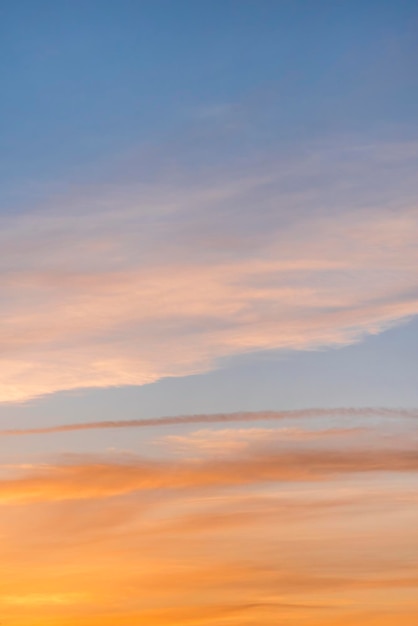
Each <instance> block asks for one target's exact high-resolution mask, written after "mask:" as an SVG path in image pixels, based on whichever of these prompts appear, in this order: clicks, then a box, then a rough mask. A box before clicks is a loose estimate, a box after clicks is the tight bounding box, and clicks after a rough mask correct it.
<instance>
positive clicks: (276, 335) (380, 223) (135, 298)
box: [0, 144, 418, 402]
mask: <svg viewBox="0 0 418 626" xmlns="http://www.w3.org/2000/svg"><path fill="white" fill-rule="evenodd" d="M417 161H418V148H417V147H416V146H415V145H413V144H404V145H399V144H396V145H394V144H392V145H391V144H384V145H378V146H360V147H358V146H357V147H353V146H352V147H344V148H335V147H334V148H330V147H328V148H327V149H325V148H321V149H319V148H317V149H315V150H311V151H309V152H308V153H306V152H305V153H304V154H300V155H299V156H297V157H296V156H295V155H293V156H288V157H286V158H285V157H283V156H282V157H280V158H279V157H275V158H274V159H273V158H272V160H271V161H270V162H268V163H263V164H260V163H258V164H257V165H254V166H253V167H252V168H251V167H249V166H248V167H246V168H241V171H240V170H239V168H235V170H234V171H232V170H231V171H230V172H223V173H219V172H218V173H214V172H212V173H210V174H209V173H207V174H206V175H205V177H203V175H202V174H201V175H200V178H199V177H198V178H195V179H194V180H193V181H190V180H184V177H183V180H182V182H180V180H177V182H176V183H173V182H172V181H171V182H170V183H168V182H165V183H163V182H161V184H159V185H158V184H156V183H154V184H152V185H151V184H147V185H145V184H142V185H141V184H139V183H137V182H135V181H130V182H126V181H125V182H124V184H108V185H105V184H103V185H101V186H97V187H95V188H90V189H89V190H84V191H83V192H79V193H77V194H76V193H74V194H73V195H72V196H71V197H65V196H64V197H62V196H61V197H57V196H56V197H55V198H54V199H53V200H51V201H50V203H49V206H48V207H47V208H44V209H42V208H38V209H36V211H33V210H32V211H30V212H28V213H25V214H21V215H19V216H14V217H7V218H6V217H3V218H2V224H1V234H0V245H1V248H2V258H1V263H0V283H1V294H2V296H1V297H2V307H1V327H2V333H1V336H0V347H1V354H2V356H1V362H0V368H1V372H2V376H1V384H0V401H5V402H7V401H9V402H10V401H23V400H26V399H28V398H31V397H34V396H39V395H42V394H46V393H52V392H55V391H59V390H63V389H74V388H81V387H93V386H97V387H101V386H112V385H137V384H145V383H149V382H152V381H155V380H158V379H159V378H161V377H166V376H181V375H188V374H192V373H196V372H204V371H207V370H209V369H211V368H213V367H216V366H217V365H218V364H219V362H220V360H221V359H223V358H225V357H230V356H233V355H239V354H242V353H246V352H251V351H258V350H271V349H285V350H301V349H302V350H304V349H312V348H316V347H319V346H340V345H344V344H347V343H350V342H353V341H357V340H359V339H360V338H361V337H362V336H364V335H365V334H367V333H377V332H381V331H382V330H384V329H386V328H388V327H389V326H391V325H393V324H395V323H399V322H400V321H402V320H405V319H408V318H409V317H411V316H413V315H416V314H417V313H418V283H417V272H416V267H417V266H418V247H417V245H416V243H417V241H418V209H417V195H418V194H417V191H418V190H417V187H418V185H416V183H415V182H414V180H413V177H412V175H411V172H412V171H414V166H415V167H416V164H417Z"/></svg>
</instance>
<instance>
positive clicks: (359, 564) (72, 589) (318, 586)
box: [0, 429, 418, 626]
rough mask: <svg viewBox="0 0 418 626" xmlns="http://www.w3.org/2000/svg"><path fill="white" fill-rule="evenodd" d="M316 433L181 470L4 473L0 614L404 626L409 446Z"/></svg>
mask: <svg viewBox="0 0 418 626" xmlns="http://www.w3.org/2000/svg"><path fill="white" fill-rule="evenodd" d="M249 430H250V431H251V430H254V429H249ZM238 434H239V433H238ZM252 434H254V433H252ZM307 434H308V435H309V432H308V433H307ZM328 435H329V433H328V431H325V433H324V437H323V439H322V442H321V446H320V447H318V446H317V442H316V440H313V439H310V438H309V437H307V438H305V439H304V438H303V437H301V438H299V439H298V440H297V441H295V448H294V449H293V448H292V450H289V449H284V450H282V451H279V450H277V449H275V448H274V446H272V445H271V444H270V443H268V442H267V441H266V440H264V439H263V438H262V440H260V438H258V444H259V445H260V446H261V447H260V448H258V449H255V448H254V449H250V448H248V449H245V450H242V449H240V450H237V449H232V448H231V449H229V451H226V453H225V455H222V456H221V457H219V456H218V457H216V458H209V459H207V458H206V459H205V458H203V459H200V460H194V461H192V460H189V459H187V457H184V458H180V459H175V460H173V461H167V460H154V461H151V460H149V459H139V458H137V457H133V456H132V455H130V456H124V457H120V456H119V457H116V459H115V458H114V456H107V457H105V456H100V457H83V456H79V457H73V458H70V459H69V458H68V457H65V456H64V457H63V458H61V459H58V460H57V461H56V462H55V463H54V464H51V463H49V464H46V463H44V464H42V463H41V464H39V465H35V466H34V467H32V468H26V469H24V468H23V469H19V468H17V469H16V472H17V475H16V476H14V477H12V478H9V479H3V480H0V506H1V516H0V533H1V535H2V537H3V538H4V541H3V542H2V545H1V547H0V558H1V561H2V564H3V569H4V571H5V572H6V573H7V576H5V577H3V579H2V586H1V590H0V602H1V605H2V616H3V618H4V619H6V620H8V621H10V622H11V623H13V622H16V623H19V624H23V625H24V626H32V625H33V624H38V623H39V625H40V624H41V623H42V620H43V623H48V621H50V622H51V623H54V624H56V625H57V626H69V625H70V624H71V620H72V623H74V621H76V620H77V619H78V618H80V616H82V618H83V620H84V622H85V624H86V626H99V625H103V624H109V626H110V624H112V623H113V624H114V623H115V621H116V622H117V623H118V624H123V625H126V626H128V625H129V624H132V623H139V622H141V623H146V624H150V625H159V626H167V625H168V624H170V626H171V625H173V624H178V625H179V626H180V625H182V624H190V625H192V624H201V625H202V626H204V625H208V626H209V625H210V624H214V623H219V622H223V621H225V622H226V623H228V624H231V626H242V624H246V625H248V626H255V625H257V624H260V623H262V624H266V625H269V626H270V625H271V626H274V625H275V624H277V623H279V622H280V621H283V622H284V623H286V621H288V622H289V623H292V622H294V623H300V622H303V623H306V624H307V626H319V624H322V625H323V624H326V625H329V626H331V625H332V626H333V625H334V624H340V625H341V626H342V625H347V626H348V625H349V624H351V623H356V624H359V625H361V626H366V624H367V625H369V624H370V623H372V624H373V623H374V622H373V620H377V621H375V623H376V624H379V626H381V625H382V624H385V625H386V624H387V626H389V625H390V624H391V623H393V619H395V620H396V623H397V624H401V625H402V626H404V625H405V626H406V625H409V623H411V616H413V615H416V611H417V609H418V606H417V601H416V593H415V591H416V585H417V582H418V570H417V567H416V563H417V559H416V558H415V553H416V541H415V536H416V524H415V518H416V512H417V507H418V499H417V496H416V488H415V487H416V475H417V472H418V455H417V453H416V449H415V447H414V448H413V446H411V444H410V441H409V437H407V436H404V440H403V447H398V448H396V449H394V447H393V446H386V447H385V446H384V445H383V444H382V441H383V439H382V438H377V440H375V442H374V446H373V447H371V446H370V445H369V443H368V442H369V437H368V436H367V437H364V436H363V435H364V433H362V432H359V433H357V445H356V446H349V447H347V446H345V445H344V441H342V440H340V438H338V437H335V438H334V437H329V436H328ZM231 436H232V435H231ZM249 436H251V435H249ZM341 436H342V438H343V439H344V437H346V436H353V437H356V434H355V433H351V435H348V433H347V429H342V432H341ZM256 439H257V437H256ZM359 474H361V480H358V477H359ZM138 590H140V592H139V591H138ZM243 598H244V600H243ZM359 606H360V607H361V613H360V612H359V610H358V607H359ZM383 608H384V611H385V614H386V615H390V616H391V619H392V622H391V621H390V619H388V620H386V622H385V621H384V620H382V619H380V618H379V617H378V616H379V615H380V614H381V612H382V611H383ZM34 615H36V616H39V621H38V622H36V621H34V617H33V616H34ZM385 619H386V617H385ZM379 620H380V621H379ZM408 620H409V621H408Z"/></svg>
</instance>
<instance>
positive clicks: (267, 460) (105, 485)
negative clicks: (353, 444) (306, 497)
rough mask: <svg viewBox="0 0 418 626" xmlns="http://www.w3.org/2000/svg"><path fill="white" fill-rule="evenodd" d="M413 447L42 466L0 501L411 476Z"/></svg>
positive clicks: (16, 481)
mask: <svg viewBox="0 0 418 626" xmlns="http://www.w3.org/2000/svg"><path fill="white" fill-rule="evenodd" d="M417 470H418V453H417V451H416V449H415V448H414V447H410V448H406V449H400V448H396V449H395V448H392V447H389V446H386V447H383V448H379V447H367V448H365V447H364V445H363V446H362V447H358V448H354V449H351V448H336V447H333V448H328V449H321V448H315V449H291V450H280V451H276V450H274V449H271V448H265V449H262V448H258V449H256V450H255V451H254V452H252V451H251V452H249V453H247V454H240V455H237V456H233V457H228V458H224V457H223V456H222V457H219V458H218V457H215V458H208V459H205V458H203V459H202V460H193V459H191V460H188V459H185V460H177V461H176V460H173V461H157V460H143V459H131V458H127V459H126V460H122V461H120V462H109V461H101V460H100V459H98V460H92V461H90V462H85V463H73V464H69V463H67V464H60V465H46V466H44V467H41V468H39V469H37V470H36V471H34V472H28V473H26V474H23V475H21V476H17V477H12V478H3V479H1V480H0V502H2V503H7V502H14V501H35V502H36V501H55V500H67V499H74V498H76V499H77V498H88V499H90V498H93V499H94V498H103V497H105V498H106V497H109V496H113V495H118V494H125V493H131V492H135V491H149V490H154V489H196V488H199V489H201V488H211V487H218V488H219V487H230V486H239V485H254V484H260V483H263V482H265V483H269V482H282V483H286V482H294V481H302V482H303V481H308V482H309V481H321V480H325V479H329V478H332V477H338V476H344V475H349V474H353V473H366V474H368V473H376V472H395V473H398V472H416V471H417Z"/></svg>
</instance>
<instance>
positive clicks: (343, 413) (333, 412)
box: [0, 407, 418, 437]
mask: <svg viewBox="0 0 418 626" xmlns="http://www.w3.org/2000/svg"><path fill="white" fill-rule="evenodd" d="M321 417H322V418H333V417H338V418H342V419H350V418H354V417H356V418H359V417H360V418H371V417H372V418H373V417H378V418H402V419H417V418H418V409H405V408H388V407H335V408H321V407H313V408H307V409H290V410H285V411H243V412H237V413H212V414H205V413H202V414H195V415H174V416H168V417H155V418H143V419H133V420H106V421H95V422H74V423H69V424H60V425H56V426H44V427H42V426H41V427H35V428H10V429H6V430H0V437H9V436H10V437H12V436H24V435H47V434H54V433H66V432H72V431H78V430H101V429H107V428H159V427H164V426H180V425H188V424H224V423H227V424H228V423H239V422H264V421H270V420H272V421H282V420H288V419H290V420H292V419H299V420H303V419H312V418H321Z"/></svg>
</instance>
